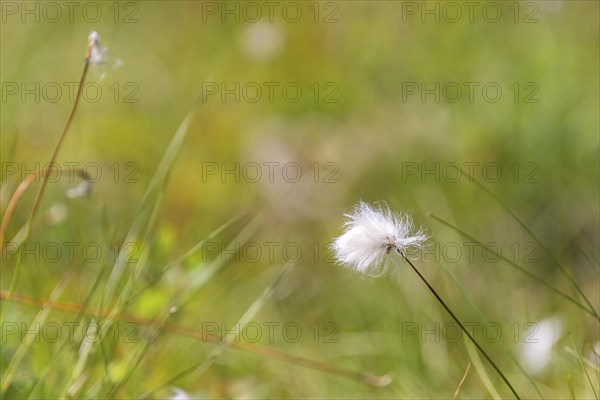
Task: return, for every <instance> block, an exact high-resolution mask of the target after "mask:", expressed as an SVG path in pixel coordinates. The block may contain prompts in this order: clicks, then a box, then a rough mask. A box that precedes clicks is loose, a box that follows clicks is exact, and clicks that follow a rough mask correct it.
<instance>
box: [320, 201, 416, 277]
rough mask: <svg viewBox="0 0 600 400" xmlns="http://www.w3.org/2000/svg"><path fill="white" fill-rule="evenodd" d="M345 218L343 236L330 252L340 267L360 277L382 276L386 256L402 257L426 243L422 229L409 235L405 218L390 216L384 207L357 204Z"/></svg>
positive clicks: (408, 227) (410, 231)
mask: <svg viewBox="0 0 600 400" xmlns="http://www.w3.org/2000/svg"><path fill="white" fill-rule="evenodd" d="M345 217H346V221H345V222H344V229H345V232H344V234H343V235H342V236H340V237H338V238H337V239H335V241H334V242H333V246H332V247H333V251H334V253H335V257H336V259H337V261H338V262H339V263H340V264H345V265H346V266H348V267H350V268H352V269H354V270H356V271H357V272H360V273H367V272H377V273H383V272H386V271H387V262H384V258H385V257H386V256H387V255H388V254H389V253H390V252H394V253H402V254H404V253H405V252H406V250H407V249H409V248H411V247H415V246H420V245H422V244H423V242H424V241H425V240H427V235H425V233H424V231H423V230H422V229H419V230H417V232H416V233H414V234H413V233H412V231H413V224H412V221H411V220H410V218H409V217H408V215H401V214H394V213H392V212H391V211H390V209H389V208H387V207H385V208H382V207H373V206H370V205H368V204H367V203H365V202H362V201H361V202H359V203H358V204H357V205H356V206H355V207H354V211H353V212H352V213H351V214H346V215H345Z"/></svg>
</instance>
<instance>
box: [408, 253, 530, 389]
mask: <svg viewBox="0 0 600 400" xmlns="http://www.w3.org/2000/svg"><path fill="white" fill-rule="evenodd" d="M400 255H401V256H402V258H404V260H405V261H406V262H407V263H408V264H409V265H410V266H411V267H412V269H413V270H414V271H415V272H416V273H417V275H419V278H421V280H422V281H423V282H424V283H425V284H426V285H427V287H428V288H429V290H430V291H431V293H433V295H434V296H435V298H436V299H437V301H438V302H439V303H440V304H441V305H442V307H444V309H445V310H446V311H447V312H448V314H450V316H451V317H452V319H454V321H456V323H457V324H458V326H460V328H461V329H462V330H463V332H464V333H465V334H466V335H467V336H468V337H469V339H471V342H473V343H474V344H475V346H476V347H477V349H478V350H479V351H480V352H481V354H483V356H484V357H485V358H486V360H488V362H489V363H490V364H491V365H492V367H494V369H495V370H496V372H498V374H499V375H500V377H502V380H503V381H504V383H506V385H507V386H508V388H509V389H510V391H511V392H512V393H513V394H514V395H515V397H516V398H517V399H518V400H520V399H521V397H520V396H519V395H518V394H517V392H516V390H515V388H513V386H512V385H511V384H510V382H509V381H508V379H507V378H506V376H504V374H503V373H502V371H500V368H498V366H497V365H496V363H495V362H494V361H492V359H491V358H490V356H488V354H487V353H486V352H485V350H483V348H482V347H481V346H480V345H479V343H477V341H476V340H475V338H474V337H473V336H472V335H471V334H470V333H469V331H468V330H467V328H465V326H464V325H463V324H462V322H460V320H459V319H458V317H457V316H456V315H454V313H453V312H452V310H450V307H448V305H446V302H445V301H444V300H442V298H441V297H440V296H439V295H438V294H437V292H436V291H435V289H434V288H433V287H432V286H431V285H430V284H429V282H428V281H427V279H425V277H424V276H423V275H422V274H421V273H420V272H419V270H418V269H417V267H415V266H414V264H413V263H412V262H411V261H410V260H409V259H408V258H407V257H406V256H405V255H404V254H403V253H400Z"/></svg>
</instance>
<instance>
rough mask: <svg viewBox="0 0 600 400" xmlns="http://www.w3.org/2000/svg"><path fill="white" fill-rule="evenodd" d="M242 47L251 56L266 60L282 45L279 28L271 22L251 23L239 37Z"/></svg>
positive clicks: (281, 35) (275, 53)
mask: <svg viewBox="0 0 600 400" xmlns="http://www.w3.org/2000/svg"><path fill="white" fill-rule="evenodd" d="M241 42H242V48H243V49H244V50H245V51H246V53H248V55H250V56H251V57H252V58H254V59H256V60H259V61H266V60H269V59H271V58H273V57H274V56H275V55H277V53H278V52H279V50H280V49H281V47H282V45H283V34H282V33H281V30H280V29H279V28H278V27H277V26H275V25H274V24H272V23H268V22H264V21H260V22H258V23H256V24H251V25H250V26H249V27H248V28H247V29H246V31H245V32H244V33H243V36H242V38H241Z"/></svg>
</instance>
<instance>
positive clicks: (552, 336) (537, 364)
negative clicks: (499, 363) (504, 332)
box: [520, 317, 563, 374]
mask: <svg viewBox="0 0 600 400" xmlns="http://www.w3.org/2000/svg"><path fill="white" fill-rule="evenodd" d="M562 326H563V323H562V321H561V319H560V318H559V317H550V318H546V319H544V320H541V321H538V322H536V323H535V324H534V325H533V328H534V330H533V332H531V331H529V330H528V331H527V334H526V336H525V339H524V342H523V344H522V345H521V354H520V356H521V360H522V363H523V366H524V367H525V368H526V369H527V370H528V371H530V372H531V373H532V374H539V373H541V372H543V371H544V369H546V367H547V366H548V365H549V364H550V362H551V361H552V353H553V347H554V345H555V344H556V342H558V340H559V339H560V336H561V333H562ZM530 332H531V333H530Z"/></svg>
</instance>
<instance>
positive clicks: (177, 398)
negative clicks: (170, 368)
mask: <svg viewBox="0 0 600 400" xmlns="http://www.w3.org/2000/svg"><path fill="white" fill-rule="evenodd" d="M171 390H172V391H173V393H174V394H173V396H171V397H169V400H191V399H192V397H191V396H190V395H189V394H188V392H186V391H185V390H183V389H180V388H178V387H175V386H173V387H171Z"/></svg>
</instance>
